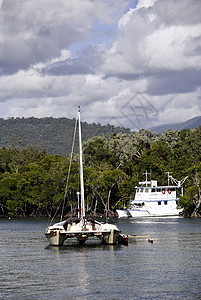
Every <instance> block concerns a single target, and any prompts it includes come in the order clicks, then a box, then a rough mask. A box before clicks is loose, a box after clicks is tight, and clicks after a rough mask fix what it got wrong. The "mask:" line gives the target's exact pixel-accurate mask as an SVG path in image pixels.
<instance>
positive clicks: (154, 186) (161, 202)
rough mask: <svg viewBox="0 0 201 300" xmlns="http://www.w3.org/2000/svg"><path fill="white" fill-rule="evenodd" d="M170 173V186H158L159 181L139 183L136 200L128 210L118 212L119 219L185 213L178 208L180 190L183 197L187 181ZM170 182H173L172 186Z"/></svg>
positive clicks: (132, 201)
mask: <svg viewBox="0 0 201 300" xmlns="http://www.w3.org/2000/svg"><path fill="white" fill-rule="evenodd" d="M167 173H168V184H167V185H166V186H158V183H157V180H150V181H148V179H147V175H148V173H147V171H146V173H145V174H146V180H145V181H142V182H139V186H136V187H135V189H136V194H135V198H134V200H131V201H130V205H129V206H128V208H127V209H122V210H116V212H117V214H118V217H119V218H123V217H124V218H126V217H127V218H128V217H133V218H135V217H160V216H179V215H180V214H181V212H182V211H183V209H182V208H179V207H178V200H179V190H181V196H183V186H182V185H183V183H184V182H185V180H186V179H187V177H188V176H187V177H185V178H184V179H182V180H180V181H179V180H177V179H175V178H174V177H173V176H171V175H170V172H167ZM170 181H171V182H172V184H174V185H171V184H170Z"/></svg>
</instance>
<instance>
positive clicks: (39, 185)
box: [0, 126, 201, 217]
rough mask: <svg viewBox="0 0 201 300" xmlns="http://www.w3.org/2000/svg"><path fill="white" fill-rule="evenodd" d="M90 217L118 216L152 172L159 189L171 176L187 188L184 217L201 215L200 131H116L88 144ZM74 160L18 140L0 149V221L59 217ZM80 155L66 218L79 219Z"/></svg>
mask: <svg viewBox="0 0 201 300" xmlns="http://www.w3.org/2000/svg"><path fill="white" fill-rule="evenodd" d="M83 156H84V182H85V203H86V212H87V215H89V216H95V217H100V216H106V215H107V216H108V217H115V216H116V214H115V209H116V208H118V207H119V208H121V207H124V206H127V205H128V203H129V200H130V199H133V198H134V195H135V188H134V187H135V186H136V185H137V184H138V182H139V181H141V180H142V179H143V178H144V173H145V171H146V170H148V172H149V173H151V176H152V178H154V179H156V180H158V182H159V184H161V185H165V184H167V174H166V172H171V174H172V175H173V176H174V177H175V178H177V179H178V180H181V179H182V178H184V177H185V176H188V179H187V180H186V182H185V184H184V196H183V197H181V198H180V200H179V206H180V207H183V208H184V214H183V215H184V216H186V217H200V216H201V182H200V180H201V126H199V128H195V129H183V130H181V131H174V130H171V129H169V130H167V131H165V132H163V133H162V134H161V135H158V134H157V133H154V132H152V131H150V130H145V129H141V130H139V131H138V132H123V133H122V132H115V133H109V134H106V135H102V136H97V137H93V138H92V139H88V140H87V141H86V142H85V143H84V145H83ZM68 168H69V158H68V157H65V156H62V155H51V154H49V153H47V151H46V150H45V149H44V148H43V147H39V146H35V145H27V144H26V145H23V144H22V143H21V142H19V141H16V140H13V141H12V142H11V143H10V144H9V145H7V146H6V147H2V148H1V149H0V216H1V217H53V216H59V215H60V213H61V209H62V203H63V200H64V194H65V188H66V180H67V175H68ZM78 168H79V164H78V156H77V155H74V156H73V162H72V166H71V174H70V178H69V185H68V190H67V194H66V199H65V211H64V216H65V217H68V216H72V215H77V201H78V199H77V193H78V192H79V174H78V173H79V169H78Z"/></svg>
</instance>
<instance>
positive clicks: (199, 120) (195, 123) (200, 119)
mask: <svg viewBox="0 0 201 300" xmlns="http://www.w3.org/2000/svg"><path fill="white" fill-rule="evenodd" d="M200 125H201V116H197V117H194V118H192V119H189V120H187V121H185V122H182V123H172V124H163V125H159V126H155V127H152V128H150V130H151V131H154V132H157V133H158V134H161V133H163V132H164V131H167V130H168V129H173V130H175V131H176V130H182V129H193V128H198V127H199V126H200Z"/></svg>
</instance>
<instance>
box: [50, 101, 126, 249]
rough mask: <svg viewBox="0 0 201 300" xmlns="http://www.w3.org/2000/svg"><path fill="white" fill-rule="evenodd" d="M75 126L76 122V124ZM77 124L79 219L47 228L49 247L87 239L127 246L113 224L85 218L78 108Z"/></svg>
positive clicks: (81, 241) (124, 238)
mask: <svg viewBox="0 0 201 300" xmlns="http://www.w3.org/2000/svg"><path fill="white" fill-rule="evenodd" d="M76 124H77V122H76ZM78 124H79V154H80V189H81V193H80V194H81V208H80V209H79V211H80V218H69V219H67V220H64V221H61V222H59V223H56V224H54V225H51V226H48V228H47V229H46V231H45V235H46V237H47V239H48V241H49V243H50V244H51V245H54V246H61V245H63V243H64V241H65V240H66V239H68V238H76V239H77V240H78V241H79V242H80V243H84V242H85V241H86V240H87V239H88V238H89V237H97V238H99V239H100V240H101V241H102V242H103V243H105V244H116V243H117V242H118V243H122V244H127V241H128V237H127V236H124V235H123V234H122V233H121V231H120V230H119V229H118V227H117V226H116V225H114V224H108V223H105V224H104V223H100V222H98V221H96V220H93V219H92V218H88V219H87V218H86V217H85V201H84V181H83V163H82V143H81V122H80V107H78Z"/></svg>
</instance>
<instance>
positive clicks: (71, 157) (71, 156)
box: [49, 116, 78, 224]
mask: <svg viewBox="0 0 201 300" xmlns="http://www.w3.org/2000/svg"><path fill="white" fill-rule="evenodd" d="M77 121H78V116H77V118H76V121H75V128H74V134H73V143H72V149H71V154H70V163H69V168H68V175H67V180H66V188H65V193H64V198H63V200H62V201H63V207H62V213H61V218H60V222H61V221H62V218H63V212H64V206H65V199H66V195H67V191H68V182H69V176H70V170H71V164H72V159H73V151H74V144H75V136H76V128H77ZM62 201H61V202H60V203H59V205H58V207H57V210H56V212H55V214H54V216H53V217H52V219H51V221H50V223H49V224H51V223H52V222H53V220H54V218H55V217H56V214H57V212H58V210H59V208H60V206H61V203H62Z"/></svg>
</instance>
